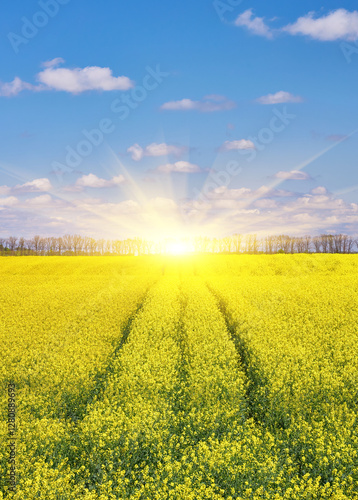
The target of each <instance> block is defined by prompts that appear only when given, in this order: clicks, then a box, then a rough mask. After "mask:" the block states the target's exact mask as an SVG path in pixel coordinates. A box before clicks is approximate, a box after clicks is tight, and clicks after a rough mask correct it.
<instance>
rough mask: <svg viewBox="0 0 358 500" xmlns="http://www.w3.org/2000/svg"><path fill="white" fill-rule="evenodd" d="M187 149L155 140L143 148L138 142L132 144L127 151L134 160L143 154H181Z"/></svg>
mask: <svg viewBox="0 0 358 500" xmlns="http://www.w3.org/2000/svg"><path fill="white" fill-rule="evenodd" d="M186 151H187V148H186V147H184V146H173V145H171V144H166V143H165V142H162V143H160V144H157V143H156V142H152V143H151V144H149V145H148V146H146V147H145V148H142V147H141V146H140V145H139V144H137V143H136V144H133V146H130V147H129V148H128V149H127V152H128V153H131V156H132V159H133V160H135V161H139V160H141V159H142V158H143V156H168V155H174V156H181V155H182V154H184V153H185V152H186Z"/></svg>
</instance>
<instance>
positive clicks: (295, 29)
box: [283, 9, 358, 42]
mask: <svg viewBox="0 0 358 500" xmlns="http://www.w3.org/2000/svg"><path fill="white" fill-rule="evenodd" d="M314 16H315V13H314V12H309V13H308V14H307V15H306V16H303V17H300V18H299V19H297V21H296V22H295V23H293V24H290V25H288V26H286V27H285V28H283V31H286V32H288V33H290V34H291V35H306V36H309V37H310V38H313V39H315V40H320V41H325V42H326V41H335V40H349V41H354V40H358V11H356V10H355V11H353V12H349V11H347V10H346V9H337V10H335V11H331V12H329V13H328V14H327V15H326V16H322V17H316V18H315V17H314Z"/></svg>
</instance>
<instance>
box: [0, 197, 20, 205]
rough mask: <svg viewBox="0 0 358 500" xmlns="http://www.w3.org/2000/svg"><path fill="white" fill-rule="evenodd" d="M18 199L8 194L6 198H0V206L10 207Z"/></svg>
mask: <svg viewBox="0 0 358 500" xmlns="http://www.w3.org/2000/svg"><path fill="white" fill-rule="evenodd" d="M17 202H18V199H17V198H15V196H8V197H7V198H0V207H12V206H13V205H16V204H17Z"/></svg>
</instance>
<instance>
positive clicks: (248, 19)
mask: <svg viewBox="0 0 358 500" xmlns="http://www.w3.org/2000/svg"><path fill="white" fill-rule="evenodd" d="M235 25H236V26H244V27H246V28H247V29H248V30H249V31H250V32H251V33H253V34H254V35H260V36H264V37H266V38H273V32H272V30H271V28H270V27H269V26H268V25H267V24H266V23H265V21H264V18H263V17H255V16H254V14H253V10H252V9H248V10H245V12H243V13H242V14H240V15H239V17H238V18H237V19H236V21H235Z"/></svg>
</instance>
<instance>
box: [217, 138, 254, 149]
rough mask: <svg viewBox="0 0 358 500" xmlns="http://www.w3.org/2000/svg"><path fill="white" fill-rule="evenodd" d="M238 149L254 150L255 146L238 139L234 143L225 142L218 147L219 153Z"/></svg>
mask: <svg viewBox="0 0 358 500" xmlns="http://www.w3.org/2000/svg"><path fill="white" fill-rule="evenodd" d="M239 149H255V144H254V143H253V142H252V141H249V140H247V139H239V140H236V141H225V142H224V144H223V145H222V146H221V147H220V151H235V150H239Z"/></svg>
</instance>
